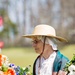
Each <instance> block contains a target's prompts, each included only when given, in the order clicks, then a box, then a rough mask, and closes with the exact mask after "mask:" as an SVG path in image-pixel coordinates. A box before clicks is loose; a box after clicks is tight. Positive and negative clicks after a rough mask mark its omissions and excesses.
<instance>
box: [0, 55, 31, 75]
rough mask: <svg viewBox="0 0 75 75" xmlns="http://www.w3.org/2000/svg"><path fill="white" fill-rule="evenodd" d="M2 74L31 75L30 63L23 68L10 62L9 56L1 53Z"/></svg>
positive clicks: (0, 73) (0, 71) (0, 72)
mask: <svg viewBox="0 0 75 75" xmlns="http://www.w3.org/2000/svg"><path fill="white" fill-rule="evenodd" d="M0 75H31V73H30V65H29V66H28V67H25V68H22V67H20V66H16V65H15V64H12V63H9V60H8V58H7V56H5V55H2V54H0Z"/></svg>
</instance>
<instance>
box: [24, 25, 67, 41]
mask: <svg viewBox="0 0 75 75" xmlns="http://www.w3.org/2000/svg"><path fill="white" fill-rule="evenodd" d="M37 36H47V37H51V38H56V39H57V40H59V41H61V42H67V40H66V39H64V38H62V37H59V36H56V31H55V29H54V28H53V27H52V26H50V25H45V24H41V25H37V26H36V27H35V28H34V31H33V33H32V34H28V35H23V37H26V38H31V39H33V38H35V37H37Z"/></svg>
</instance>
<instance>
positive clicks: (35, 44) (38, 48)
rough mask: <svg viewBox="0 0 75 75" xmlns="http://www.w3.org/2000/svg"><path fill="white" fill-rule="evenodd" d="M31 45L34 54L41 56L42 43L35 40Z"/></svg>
mask: <svg viewBox="0 0 75 75" xmlns="http://www.w3.org/2000/svg"><path fill="white" fill-rule="evenodd" d="M32 43H33V44H32V45H33V47H34V49H35V52H36V53H39V54H41V53H42V50H43V43H42V41H41V40H37V39H35V40H33V41H32Z"/></svg>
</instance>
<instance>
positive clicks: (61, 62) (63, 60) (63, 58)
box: [53, 51, 69, 71]
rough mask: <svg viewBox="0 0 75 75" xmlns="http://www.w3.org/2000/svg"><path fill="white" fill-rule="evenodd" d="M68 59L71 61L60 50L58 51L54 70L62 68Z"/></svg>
mask: <svg viewBox="0 0 75 75" xmlns="http://www.w3.org/2000/svg"><path fill="white" fill-rule="evenodd" d="M68 61H69V59H68V58H67V57H66V56H64V55H63V54H61V52H60V51H57V55H56V58H55V61H54V64H53V69H54V71H59V70H62V69H63V68H64V66H65V64H66V63H67V62H68ZM56 63H57V64H56Z"/></svg>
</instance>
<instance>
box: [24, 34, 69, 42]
mask: <svg viewBox="0 0 75 75" xmlns="http://www.w3.org/2000/svg"><path fill="white" fill-rule="evenodd" d="M37 36H47V37H51V38H55V39H57V40H59V41H61V42H68V41H67V40H66V39H64V38H62V37H59V36H52V35H34V34H32V35H23V37H25V38H30V39H33V38H35V37H37Z"/></svg>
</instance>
